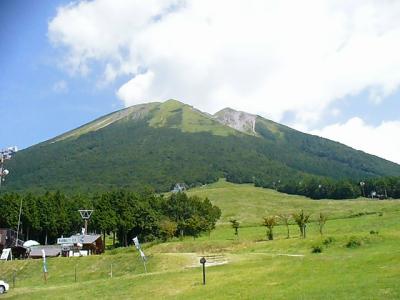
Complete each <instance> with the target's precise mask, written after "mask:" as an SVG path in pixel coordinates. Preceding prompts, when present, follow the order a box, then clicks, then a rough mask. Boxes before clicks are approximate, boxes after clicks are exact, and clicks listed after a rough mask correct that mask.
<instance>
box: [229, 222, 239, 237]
mask: <svg viewBox="0 0 400 300" xmlns="http://www.w3.org/2000/svg"><path fill="white" fill-rule="evenodd" d="M229 222H231V226H232V228H233V229H234V230H235V235H236V236H239V226H240V223H239V222H238V220H236V219H231V220H229Z"/></svg>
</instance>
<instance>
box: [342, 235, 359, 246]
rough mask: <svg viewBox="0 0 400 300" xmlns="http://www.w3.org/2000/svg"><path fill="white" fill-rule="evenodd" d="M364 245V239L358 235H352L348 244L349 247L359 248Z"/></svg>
mask: <svg viewBox="0 0 400 300" xmlns="http://www.w3.org/2000/svg"><path fill="white" fill-rule="evenodd" d="M361 245H362V241H361V240H360V239H358V238H357V237H354V236H352V237H351V238H350V239H349V241H348V242H347V244H346V247H347V248H358V247H360V246H361Z"/></svg>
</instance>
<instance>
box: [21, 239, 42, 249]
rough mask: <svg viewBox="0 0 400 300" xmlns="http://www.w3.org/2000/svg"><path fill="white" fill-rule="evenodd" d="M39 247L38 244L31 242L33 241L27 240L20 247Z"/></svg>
mask: <svg viewBox="0 0 400 300" xmlns="http://www.w3.org/2000/svg"><path fill="white" fill-rule="evenodd" d="M39 245H40V244H39V243H38V242H36V241H33V240H29V241H26V242H25V243H24V244H23V245H22V246H24V247H25V248H29V247H32V246H39Z"/></svg>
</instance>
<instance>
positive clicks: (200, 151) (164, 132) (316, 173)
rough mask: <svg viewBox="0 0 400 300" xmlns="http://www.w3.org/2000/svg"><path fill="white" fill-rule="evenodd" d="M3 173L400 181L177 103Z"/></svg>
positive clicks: (28, 155) (51, 185)
mask: <svg viewBox="0 0 400 300" xmlns="http://www.w3.org/2000/svg"><path fill="white" fill-rule="evenodd" d="M7 168H8V169H10V171H11V173H10V175H9V176H8V178H7V184H6V185H4V186H5V189H6V190H10V191H12V190H21V189H61V190H65V189H78V190H88V191H89V190H105V189H109V188H113V187H127V188H136V187H139V186H143V185H149V186H152V187H154V188H155V189H156V190H158V191H166V190H169V189H170V187H171V186H172V185H173V184H175V183H176V182H186V183H187V184H189V185H199V184H204V183H209V182H214V181H216V180H218V178H221V177H226V178H227V179H228V180H230V181H233V182H239V183H240V182H256V181H257V182H263V183H264V185H266V186H269V185H271V184H272V182H278V181H280V182H288V181H292V182H300V181H302V180H303V179H304V178H308V177H313V178H316V179H318V178H320V179H322V178H331V179H335V180H336V179H344V178H347V179H349V178H350V179H352V180H361V179H363V178H369V177H380V176H400V165H397V164H395V163H392V162H389V161H387V160H384V159H381V158H378V157H376V156H373V155H369V154H366V153H364V152H362V151H358V150H354V149H352V148H350V147H348V146H345V145H343V144H340V143H337V142H334V141H330V140H328V139H324V138H321V137H318V136H313V135H309V134H306V133H302V132H300V131H297V130H295V129H292V128H290V127H287V126H285V125H282V124H279V123H276V122H273V121H270V120H268V119H265V118H262V117H260V116H257V115H253V114H248V113H245V112H240V111H236V110H233V109H231V108H225V109H223V110H221V111H219V112H217V113H216V114H214V115H210V114H207V113H203V112H201V111H200V110H198V109H196V108H194V107H193V106H190V105H187V104H184V103H182V102H179V101H176V100H168V101H165V102H162V103H160V102H150V103H146V104H139V105H135V106H132V107H128V108H125V109H122V110H119V111H116V112H113V113H110V114H107V115H105V116H103V117H100V118H97V119H96V120H94V121H92V122H89V123H87V124H85V125H83V126H80V127H78V128H76V129H74V130H71V131H68V132H66V133H65V134H62V135H59V136H57V137H55V138H53V139H50V140H48V141H46V142H43V143H40V144H37V145H34V146H32V147H29V148H27V149H24V150H22V151H20V152H18V153H17V154H16V155H15V157H14V159H13V160H11V161H10V162H8V163H7ZM320 179H318V180H320Z"/></svg>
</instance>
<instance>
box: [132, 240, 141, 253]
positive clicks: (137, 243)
mask: <svg viewBox="0 0 400 300" xmlns="http://www.w3.org/2000/svg"><path fill="white" fill-rule="evenodd" d="M133 243H134V244H135V247H136V249H138V250H139V249H140V243H139V239H138V237H134V238H133Z"/></svg>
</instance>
